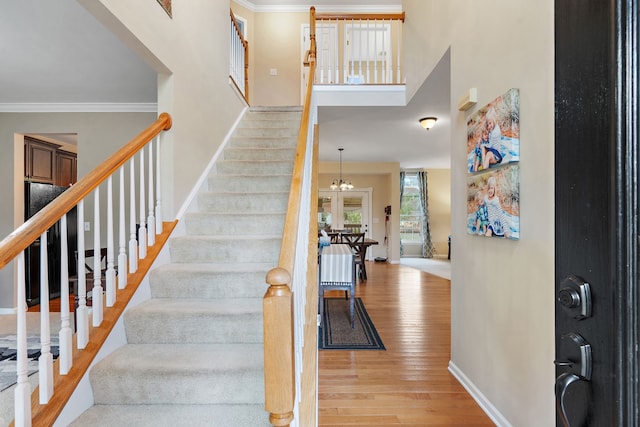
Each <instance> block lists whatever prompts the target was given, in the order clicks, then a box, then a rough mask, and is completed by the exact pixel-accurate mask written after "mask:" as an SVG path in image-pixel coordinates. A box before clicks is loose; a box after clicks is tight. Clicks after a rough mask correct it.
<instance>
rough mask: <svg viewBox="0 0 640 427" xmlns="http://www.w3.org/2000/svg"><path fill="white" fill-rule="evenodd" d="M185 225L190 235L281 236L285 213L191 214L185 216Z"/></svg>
mask: <svg viewBox="0 0 640 427" xmlns="http://www.w3.org/2000/svg"><path fill="white" fill-rule="evenodd" d="M184 224H185V227H186V230H187V234H189V235H197V234H199V235H204V236H210V235H216V234H231V235H238V234H251V235H266V234H281V233H282V230H283V228H284V212H279V213H253V212H236V213H225V212H190V213H187V214H185V217H184Z"/></svg>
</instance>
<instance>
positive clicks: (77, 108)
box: [0, 102, 158, 113]
mask: <svg viewBox="0 0 640 427" xmlns="http://www.w3.org/2000/svg"><path fill="white" fill-rule="evenodd" d="M157 111H158V104H157V103H155V102H137V103H124V102H104V103H97V102H86V103H82V102H79V103H38V102H30V103H29V102H28V103H0V113H155V112H157Z"/></svg>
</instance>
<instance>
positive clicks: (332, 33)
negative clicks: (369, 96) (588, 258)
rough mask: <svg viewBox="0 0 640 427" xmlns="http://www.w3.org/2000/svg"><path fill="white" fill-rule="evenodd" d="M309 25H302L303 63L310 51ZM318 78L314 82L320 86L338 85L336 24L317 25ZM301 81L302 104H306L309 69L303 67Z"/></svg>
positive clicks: (338, 68)
mask: <svg viewBox="0 0 640 427" xmlns="http://www.w3.org/2000/svg"><path fill="white" fill-rule="evenodd" d="M309 32H310V29H309V25H308V24H303V25H302V43H301V45H300V46H301V47H302V49H301V53H302V56H301V58H302V61H301V63H302V62H304V57H305V54H306V52H307V50H309V44H310V41H309ZM316 49H317V52H316V77H315V80H314V82H315V83H318V84H336V83H338V78H339V75H340V65H339V64H338V27H337V25H336V24H318V25H316ZM301 72H302V79H301V91H300V94H301V101H300V102H301V103H302V104H304V95H305V93H306V91H307V79H308V78H307V73H308V72H309V68H308V67H305V66H304V65H303V66H302V70H301Z"/></svg>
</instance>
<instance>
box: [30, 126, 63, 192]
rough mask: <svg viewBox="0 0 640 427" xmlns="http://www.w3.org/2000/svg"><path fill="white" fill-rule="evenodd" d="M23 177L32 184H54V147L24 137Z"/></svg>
mask: <svg viewBox="0 0 640 427" xmlns="http://www.w3.org/2000/svg"><path fill="white" fill-rule="evenodd" d="M25 154H26V162H25V177H26V178H28V179H30V180H31V181H34V182H42V183H47V184H53V183H55V179H56V146H55V145H54V144H48V143H46V142H42V141H38V140H34V139H31V138H26V137H25Z"/></svg>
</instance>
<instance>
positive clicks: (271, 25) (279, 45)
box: [251, 12, 309, 105]
mask: <svg viewBox="0 0 640 427" xmlns="http://www.w3.org/2000/svg"><path fill="white" fill-rule="evenodd" d="M303 23H306V24H308V23H309V14H308V13H284V12H282V13H256V14H255V33H256V34H260V37H258V38H256V39H255V40H254V43H253V45H254V56H253V64H252V65H251V67H252V68H253V73H254V74H253V81H252V82H251V87H252V88H253V96H252V101H251V105H300V104H301V102H300V75H301V72H302V54H301V46H300V45H301V40H302V24H303ZM272 68H275V69H276V70H277V73H278V74H277V75H276V76H272V75H270V70H271V69H272ZM294 82H296V84H294Z"/></svg>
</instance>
